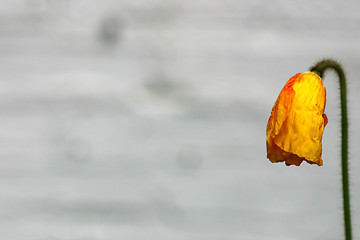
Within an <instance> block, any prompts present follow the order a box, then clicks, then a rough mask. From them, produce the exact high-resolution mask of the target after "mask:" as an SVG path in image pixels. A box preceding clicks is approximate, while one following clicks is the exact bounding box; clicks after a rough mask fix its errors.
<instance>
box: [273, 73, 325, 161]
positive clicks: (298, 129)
mask: <svg viewBox="0 0 360 240" xmlns="http://www.w3.org/2000/svg"><path fill="white" fill-rule="evenodd" d="M325 104H326V90H325V87H324V85H323V82H322V80H321V78H320V77H319V76H318V75H317V74H315V73H313V72H305V73H298V74H296V75H295V76H293V77H291V78H290V79H289V80H288V81H287V83H286V84H285V86H284V87H283V89H282V90H281V92H280V94H279V96H278V98H277V100H276V102H275V104H274V106H273V108H272V111H271V116H270V118H269V121H268V124H267V128H266V148H267V158H268V159H269V160H270V161H271V162H273V163H276V162H283V161H285V164H286V165H287V166H289V165H296V166H299V165H300V164H301V163H302V161H306V162H308V163H310V164H317V165H319V166H322V165H323V161H322V159H321V153H322V144H321V140H322V135H323V131H324V127H325V126H326V124H327V122H328V120H327V117H326V115H325V114H324V109H325Z"/></svg>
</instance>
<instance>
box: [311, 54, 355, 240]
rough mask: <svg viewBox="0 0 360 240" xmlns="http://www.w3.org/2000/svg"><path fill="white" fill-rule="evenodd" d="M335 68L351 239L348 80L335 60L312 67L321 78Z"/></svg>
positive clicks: (347, 229) (346, 214) (347, 232)
mask: <svg viewBox="0 0 360 240" xmlns="http://www.w3.org/2000/svg"><path fill="white" fill-rule="evenodd" d="M328 69H332V70H334V71H335V72H336V73H337V74H338V76H339V80H340V81H339V82H340V100H341V166H342V188H343V200H344V202H343V203H344V223H345V239H346V240H351V239H352V235H351V215H350V194H349V170H348V120H347V106H346V80H345V74H344V71H343V69H342V67H341V65H340V64H339V63H338V62H336V61H334V60H329V59H326V60H322V61H320V62H318V63H316V64H315V65H314V66H313V67H311V68H310V71H312V72H315V73H316V74H318V75H319V76H320V77H321V78H323V76H324V73H325V72H326V71H327V70H328Z"/></svg>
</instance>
